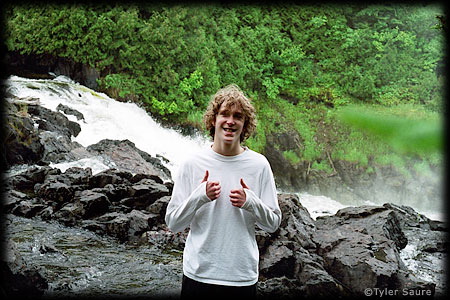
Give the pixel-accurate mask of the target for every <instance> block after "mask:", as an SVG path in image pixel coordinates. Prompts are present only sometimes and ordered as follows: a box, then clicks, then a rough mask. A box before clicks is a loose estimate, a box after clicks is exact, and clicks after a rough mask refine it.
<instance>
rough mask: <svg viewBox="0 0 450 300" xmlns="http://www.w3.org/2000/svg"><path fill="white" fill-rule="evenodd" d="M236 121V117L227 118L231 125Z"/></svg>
mask: <svg viewBox="0 0 450 300" xmlns="http://www.w3.org/2000/svg"><path fill="white" fill-rule="evenodd" d="M235 123H236V122H235V121H234V118H233V117H229V118H228V119H227V124H230V125H234V124H235Z"/></svg>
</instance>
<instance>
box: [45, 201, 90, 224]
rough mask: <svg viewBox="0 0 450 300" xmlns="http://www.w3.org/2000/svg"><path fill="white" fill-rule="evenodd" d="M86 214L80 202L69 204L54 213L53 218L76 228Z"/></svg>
mask: <svg viewBox="0 0 450 300" xmlns="http://www.w3.org/2000/svg"><path fill="white" fill-rule="evenodd" d="M84 214H85V210H84V207H83V205H82V204H81V203H80V202H73V203H67V204H65V205H63V206H62V207H61V208H60V209H57V210H56V211H54V212H53V214H52V217H53V218H55V219H56V220H58V221H59V222H61V223H62V224H64V225H66V226H76V225H78V224H80V220H81V219H82V217H83V216H84Z"/></svg>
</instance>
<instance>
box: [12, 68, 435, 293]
mask: <svg viewBox="0 0 450 300" xmlns="http://www.w3.org/2000/svg"><path fill="white" fill-rule="evenodd" d="M6 85H7V90H8V91H9V93H11V94H13V95H15V96H17V97H19V98H25V99H33V98H34V99H39V102H40V104H41V105H42V106H44V107H46V108H49V109H51V110H56V107H57V105H58V104H60V103H61V104H63V105H66V106H69V107H70V108H73V109H75V110H77V111H79V112H81V113H82V114H83V115H84V120H81V121H77V120H76V118H75V117H74V116H72V115H67V117H68V118H69V119H70V120H72V121H76V122H78V123H79V124H80V126H81V132H80V134H79V135H78V136H77V137H75V138H73V140H74V141H76V142H78V143H80V144H81V145H83V146H84V147H87V146H89V145H91V144H95V143H97V142H99V141H100V140H102V139H113V140H123V139H128V140H130V141H132V142H133V143H135V145H136V147H137V148H139V149H141V150H143V151H145V152H147V153H149V154H150V155H152V156H154V157H155V156H156V155H157V154H158V155H162V156H163V157H165V158H167V160H168V161H165V160H162V162H163V164H165V166H166V167H168V168H169V169H170V171H171V172H172V177H173V176H174V175H175V174H176V172H177V171H178V166H179V164H180V162H181V161H183V160H184V159H185V158H186V157H187V156H189V155H190V153H192V152H195V151H198V150H199V149H200V148H202V147H205V146H206V145H208V144H209V143H210V142H209V141H208V140H207V139H205V138H204V137H203V136H201V135H198V136H194V137H186V136H183V135H182V134H180V133H179V132H177V131H175V130H172V129H167V128H163V127H162V126H161V125H159V124H158V123H157V122H156V121H154V120H153V119H152V118H151V116H149V115H148V114H147V113H146V112H145V111H144V110H143V109H141V108H140V107H138V106H137V105H136V104H134V103H124V102H118V101H116V100H114V99H111V98H110V97H108V96H107V95H105V94H102V93H98V92H95V91H93V90H91V89H89V88H87V87H84V86H82V85H80V84H78V83H75V82H73V81H72V80H70V79H69V78H67V77H64V76H59V77H57V78H55V79H53V80H35V79H27V78H21V77H17V76H11V77H10V78H9V79H8V80H7V81H6ZM51 166H53V167H57V168H60V169H61V170H62V171H65V170H66V169H67V168H69V167H72V166H79V167H91V168H92V170H93V173H94V174H95V173H98V172H101V171H103V170H105V169H108V168H110V167H114V166H113V165H111V163H110V162H106V161H103V160H102V158H101V157H94V158H89V159H82V160H79V161H72V162H64V163H59V164H52V165H51ZM26 167H27V166H19V167H15V168H13V169H11V170H10V171H9V175H11V174H17V173H20V172H21V171H23V170H24V169H25V168H26ZM298 195H299V197H300V201H301V203H302V204H303V205H304V206H305V207H306V208H307V209H308V211H309V212H310V214H311V216H312V217H313V218H316V217H317V216H319V215H324V214H334V213H335V212H336V211H337V210H338V209H340V208H343V207H345V206H346V205H343V204H341V203H339V202H338V201H335V200H333V199H330V198H328V197H324V196H313V195H309V194H305V193H301V194H300V193H299V194H298ZM361 204H362V203H355V205H361ZM413 208H414V207H413ZM415 209H416V208H415ZM426 215H427V216H428V217H430V218H432V219H441V218H442V215H441V214H440V213H439V212H438V211H432V212H426ZM5 224H6V235H7V236H9V237H11V238H12V240H13V241H14V242H16V244H17V247H18V250H19V252H20V253H21V254H22V255H23V257H24V259H25V261H26V262H27V263H28V264H30V265H34V266H38V267H40V268H41V269H42V272H43V273H44V275H45V277H46V278H48V279H49V282H50V287H49V289H48V291H47V292H46V294H47V296H59V295H61V296H62V295H63V296H65V297H67V296H69V297H70V296H95V297H98V296H105V295H119V296H120V295H124V296H127V295H133V296H146V297H148V296H149V295H152V296H156V297H158V296H175V297H176V296H177V295H178V293H179V290H180V286H181V274H182V257H181V252H178V251H171V252H167V251H165V250H163V249H159V248H158V247H156V246H152V245H139V246H138V245H128V244H121V243H118V242H116V241H115V240H113V239H112V238H111V237H104V236H99V235H98V234H95V233H93V232H90V231H87V230H83V229H79V228H71V227H66V226H63V225H61V224H59V223H56V222H55V223H52V222H50V223H49V222H44V221H40V220H39V219H26V218H22V217H17V216H12V215H9V216H8V219H7V221H6V223H5ZM413 251H414V249H410V250H409V252H407V253H403V257H404V258H405V259H406V264H409V265H410V266H411V267H414V261H413V260H408V257H409V256H410V255H411V253H412V252H413ZM427 276H428V277H429V276H430V275H429V274H424V275H423V277H427ZM424 279H430V278H424ZM431 279H432V278H431Z"/></svg>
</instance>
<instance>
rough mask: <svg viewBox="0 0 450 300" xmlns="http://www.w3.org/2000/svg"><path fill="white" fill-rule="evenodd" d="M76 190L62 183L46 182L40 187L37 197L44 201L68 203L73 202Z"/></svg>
mask: <svg viewBox="0 0 450 300" xmlns="http://www.w3.org/2000/svg"><path fill="white" fill-rule="evenodd" d="M74 194H75V191H74V188H73V187H72V186H70V185H67V184H65V183H61V182H58V181H57V182H46V183H44V184H42V185H41V186H40V188H39V189H38V191H37V195H38V196H39V197H41V198H43V199H44V200H49V201H55V202H58V203H67V202H70V201H72V199H73V196H74Z"/></svg>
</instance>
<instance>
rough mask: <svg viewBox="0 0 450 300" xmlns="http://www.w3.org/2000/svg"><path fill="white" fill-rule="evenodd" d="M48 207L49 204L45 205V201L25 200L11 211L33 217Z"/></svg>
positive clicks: (22, 215)
mask: <svg viewBox="0 0 450 300" xmlns="http://www.w3.org/2000/svg"><path fill="white" fill-rule="evenodd" d="M46 207H47V205H45V204H44V203H40V202H39V201H38V200H36V199H31V200H23V201H20V202H19V203H18V204H16V205H15V206H14V208H13V209H12V210H11V212H12V213H13V214H15V215H16V216H21V217H25V218H32V217H34V216H36V214H38V213H39V212H40V211H41V210H43V209H45V208H46Z"/></svg>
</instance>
